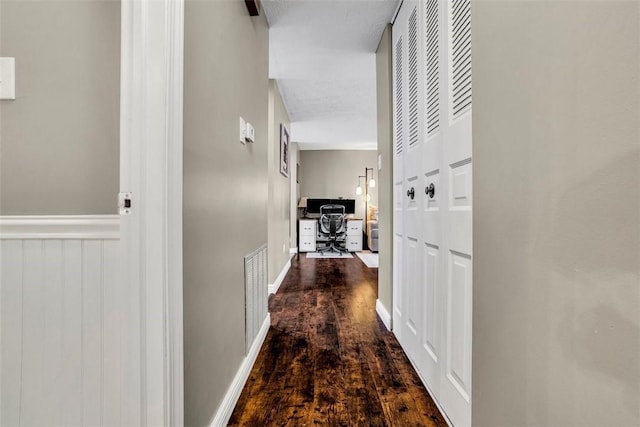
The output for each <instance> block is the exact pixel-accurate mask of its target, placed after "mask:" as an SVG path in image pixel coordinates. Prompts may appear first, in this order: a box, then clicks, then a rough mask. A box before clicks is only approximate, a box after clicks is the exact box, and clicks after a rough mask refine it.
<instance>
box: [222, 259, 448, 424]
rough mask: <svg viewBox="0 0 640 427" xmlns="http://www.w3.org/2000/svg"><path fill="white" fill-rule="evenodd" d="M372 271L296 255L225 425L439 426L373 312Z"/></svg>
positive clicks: (422, 391)
mask: <svg viewBox="0 0 640 427" xmlns="http://www.w3.org/2000/svg"><path fill="white" fill-rule="evenodd" d="M377 280H378V269H377V268H367V267H366V266H365V265H364V263H362V261H360V259H359V258H357V257H353V258H351V259H307V258H306V256H305V255H304V254H303V255H298V256H296V257H295V258H294V259H293V260H292V265H291V269H290V270H289V273H288V274H287V276H286V278H285V280H284V281H283V284H282V286H281V287H280V290H279V291H278V293H277V294H275V295H274V296H272V297H271V299H270V301H269V311H270V312H271V327H270V329H269V332H268V335H267V337H266V339H265V342H264V344H263V346H262V349H261V350H260V354H259V355H258V359H257V360H256V363H255V365H254V367H253V370H252V371H251V375H250V377H249V379H248V381H247V383H246V385H245V387H244V389H243V391H242V394H241V396H240V399H239V400H238V403H237V405H236V407H235V410H234V412H233V415H232V416H231V419H230V421H229V425H233V426H236V425H241V426H285V425H288V426H305V425H306V426H311V425H323V426H342V425H345V426H347V425H348V426H403V427H408V426H446V422H445V421H444V419H443V418H442V415H440V412H439V411H438V409H437V407H436V405H435V404H434V402H433V400H432V399H431V397H430V396H429V394H428V393H427V391H426V389H425V388H424V386H423V385H422V383H421V382H420V379H419V378H418V376H417V374H416V372H415V371H414V369H413V367H412V366H411V364H410V362H409V360H408V359H407V357H406V356H405V354H404V352H403V351H402V349H401V348H400V345H399V344H398V342H397V340H396V339H395V337H394V336H393V334H392V333H391V332H388V331H387V330H386V328H385V327H384V325H383V324H382V322H381V321H380V320H379V319H378V318H377V316H376V312H375V301H376V297H377V295H376V294H377V291H376V289H377Z"/></svg>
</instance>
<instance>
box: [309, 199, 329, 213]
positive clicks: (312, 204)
mask: <svg viewBox="0 0 640 427" xmlns="http://www.w3.org/2000/svg"><path fill="white" fill-rule="evenodd" d="M330 204H331V199H307V213H310V214H319V213H320V206H323V205H330Z"/></svg>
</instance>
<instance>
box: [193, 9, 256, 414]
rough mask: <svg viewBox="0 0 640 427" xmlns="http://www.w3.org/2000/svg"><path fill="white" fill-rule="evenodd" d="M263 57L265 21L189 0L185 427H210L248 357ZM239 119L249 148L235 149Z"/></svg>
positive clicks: (242, 10) (237, 11)
mask: <svg viewBox="0 0 640 427" xmlns="http://www.w3.org/2000/svg"><path fill="white" fill-rule="evenodd" d="M268 52H269V35H268V27H267V21H266V19H265V17H264V14H262V15H261V16H260V17H255V18H252V17H250V16H249V15H248V13H247V8H246V6H245V4H244V2H238V1H230V0H229V1H196V0H187V1H186V4H185V95H184V109H185V110H184V307H185V308H184V358H185V424H186V425H199V426H204V425H209V423H210V422H211V419H212V418H213V416H214V415H215V413H216V411H217V409H218V407H219V405H220V403H221V400H222V398H223V396H224V394H225V392H226V390H227V388H228V387H229V385H230V384H231V382H232V380H233V377H234V375H235V374H236V372H237V370H238V368H239V367H240V364H241V362H242V360H243V358H244V334H245V328H244V323H245V321H244V301H245V298H244V273H243V272H244V265H243V262H244V259H243V257H244V255H246V254H247V253H249V252H250V251H252V250H254V249H256V248H258V247H259V246H260V245H262V244H265V243H267V195H268V185H267V182H268V173H267V146H268V138H269V137H268V130H269V127H268V123H267V122H268V93H269V80H268ZM239 53H242V55H240V54H239ZM239 116H242V117H244V118H245V119H246V120H248V121H249V122H251V123H252V124H253V125H254V127H255V131H256V141H255V143H254V144H246V145H243V144H241V143H240V142H239V135H238V133H239V131H238V118H239Z"/></svg>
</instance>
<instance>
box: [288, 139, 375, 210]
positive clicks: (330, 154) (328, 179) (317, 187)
mask: <svg viewBox="0 0 640 427" xmlns="http://www.w3.org/2000/svg"><path fill="white" fill-rule="evenodd" d="M377 164H378V153H377V152H376V151H369V150H301V151H300V196H301V197H314V198H325V197H328V198H338V197H343V198H345V199H356V217H357V218H364V193H363V194H362V195H361V196H356V186H357V185H358V175H364V174H365V168H367V167H371V168H373V173H374V177H375V180H376V187H374V188H372V189H370V194H371V204H373V205H374V206H377V205H378V186H377V184H378V181H379V180H378V166H377ZM369 176H371V171H369ZM361 185H364V180H361ZM363 190H364V187H363Z"/></svg>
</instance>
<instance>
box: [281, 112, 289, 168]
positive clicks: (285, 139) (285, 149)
mask: <svg viewBox="0 0 640 427" xmlns="http://www.w3.org/2000/svg"><path fill="white" fill-rule="evenodd" d="M280 173H281V174H282V175H284V176H286V177H289V130H287V127H286V126H285V125H284V124H280Z"/></svg>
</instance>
